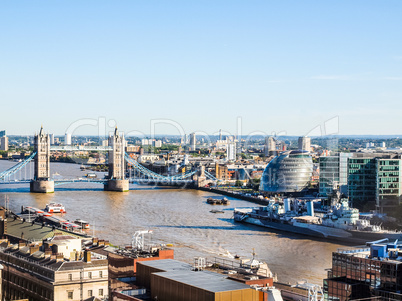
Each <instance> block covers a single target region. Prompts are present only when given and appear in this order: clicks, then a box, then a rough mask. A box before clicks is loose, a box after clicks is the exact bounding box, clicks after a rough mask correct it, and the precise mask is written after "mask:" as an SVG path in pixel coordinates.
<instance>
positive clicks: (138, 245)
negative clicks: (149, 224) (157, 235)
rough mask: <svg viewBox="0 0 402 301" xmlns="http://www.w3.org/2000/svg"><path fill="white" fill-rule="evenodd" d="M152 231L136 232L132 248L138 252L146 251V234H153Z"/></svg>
mask: <svg viewBox="0 0 402 301" xmlns="http://www.w3.org/2000/svg"><path fill="white" fill-rule="evenodd" d="M152 233H153V231H152V230H141V231H136V232H135V233H134V235H133V239H132V242H131V246H132V247H133V249H135V250H137V251H143V250H144V241H145V238H144V236H145V234H152Z"/></svg>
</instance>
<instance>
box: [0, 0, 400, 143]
mask: <svg viewBox="0 0 402 301" xmlns="http://www.w3.org/2000/svg"><path fill="white" fill-rule="evenodd" d="M401 13H402V1H400V0H390V1H370V0H355V1H346V0H341V1H308V0H306V1H296V0H294V1H286V0H285V1H267V0H265V1H236V0H231V1H164V2H161V1H131V0H130V1H128V0H127V1H123V0H122V1H118V2H111V1H101V0H98V1H85V2H84V1H40V0H38V1H18V2H15V1H4V2H1V3H0V28H1V31H0V39H1V47H0V99H1V107H0V113H1V114H0V130H3V129H5V130H7V134H8V135H32V134H33V133H34V132H35V131H39V129H40V126H41V124H43V126H44V129H45V131H46V132H49V133H54V134H55V135H63V134H64V133H65V132H66V131H67V129H68V128H69V127H70V126H71V124H72V123H74V122H77V121H79V120H85V119H87V120H95V121H96V120H98V121H99V120H100V119H102V118H104V120H105V121H106V125H104V126H103V127H102V128H103V129H105V131H107V132H108V131H111V130H112V129H113V127H114V125H115V124H116V125H117V126H118V128H119V130H121V131H124V132H126V133H130V132H131V133H132V132H135V131H138V132H140V133H144V134H146V135H149V134H150V131H151V122H152V120H161V119H166V120H172V121H174V123H176V124H178V125H180V127H181V128H182V129H183V130H184V131H185V133H186V134H189V133H191V132H197V131H202V132H205V133H207V134H216V133H217V132H218V131H219V129H222V130H223V131H225V132H227V133H231V134H237V133H238V127H239V126H238V118H240V119H241V133H242V134H243V135H248V134H250V133H253V132H255V133H257V132H263V133H266V134H272V133H279V134H280V133H283V134H287V135H291V136H300V135H307V134H309V133H311V131H312V130H313V129H316V128H317V127H319V126H321V128H323V125H324V123H325V122H327V121H328V120H331V119H333V118H337V120H338V127H337V129H338V133H339V135H399V134H401V136H402V122H401V119H402V118H401V117H402V39H401V38H400V33H401V32H402V19H401V18H400V15H401ZM111 120H112V121H115V123H113V122H111V123H110V124H109V121H111ZM97 132H98V129H97V127H96V126H89V125H87V126H81V127H79V128H76V131H75V132H74V133H73V134H77V135H83V134H88V135H96V134H97ZM155 134H157V135H162V134H174V135H175V134H179V133H178V130H177V129H176V128H175V127H174V126H172V125H166V124H164V125H162V124H159V125H157V126H156V127H155Z"/></svg>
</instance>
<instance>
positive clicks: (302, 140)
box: [298, 136, 311, 152]
mask: <svg viewBox="0 0 402 301" xmlns="http://www.w3.org/2000/svg"><path fill="white" fill-rule="evenodd" d="M298 146H299V150H301V151H308V152H309V151H311V138H310V137H306V136H303V137H299V140H298Z"/></svg>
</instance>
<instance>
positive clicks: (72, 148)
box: [50, 145, 113, 152]
mask: <svg viewBox="0 0 402 301" xmlns="http://www.w3.org/2000/svg"><path fill="white" fill-rule="evenodd" d="M50 150H51V151H66V152H77V151H93V152H94V151H96V152H108V151H111V150H113V148H112V147H111V146H101V145H99V146H86V145H51V146H50Z"/></svg>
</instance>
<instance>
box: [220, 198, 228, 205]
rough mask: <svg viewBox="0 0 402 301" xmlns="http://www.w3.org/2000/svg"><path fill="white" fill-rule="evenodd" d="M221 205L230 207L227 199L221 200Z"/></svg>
mask: <svg viewBox="0 0 402 301" xmlns="http://www.w3.org/2000/svg"><path fill="white" fill-rule="evenodd" d="M221 203H222V205H230V201H229V200H228V199H227V198H223V199H222V200H221Z"/></svg>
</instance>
